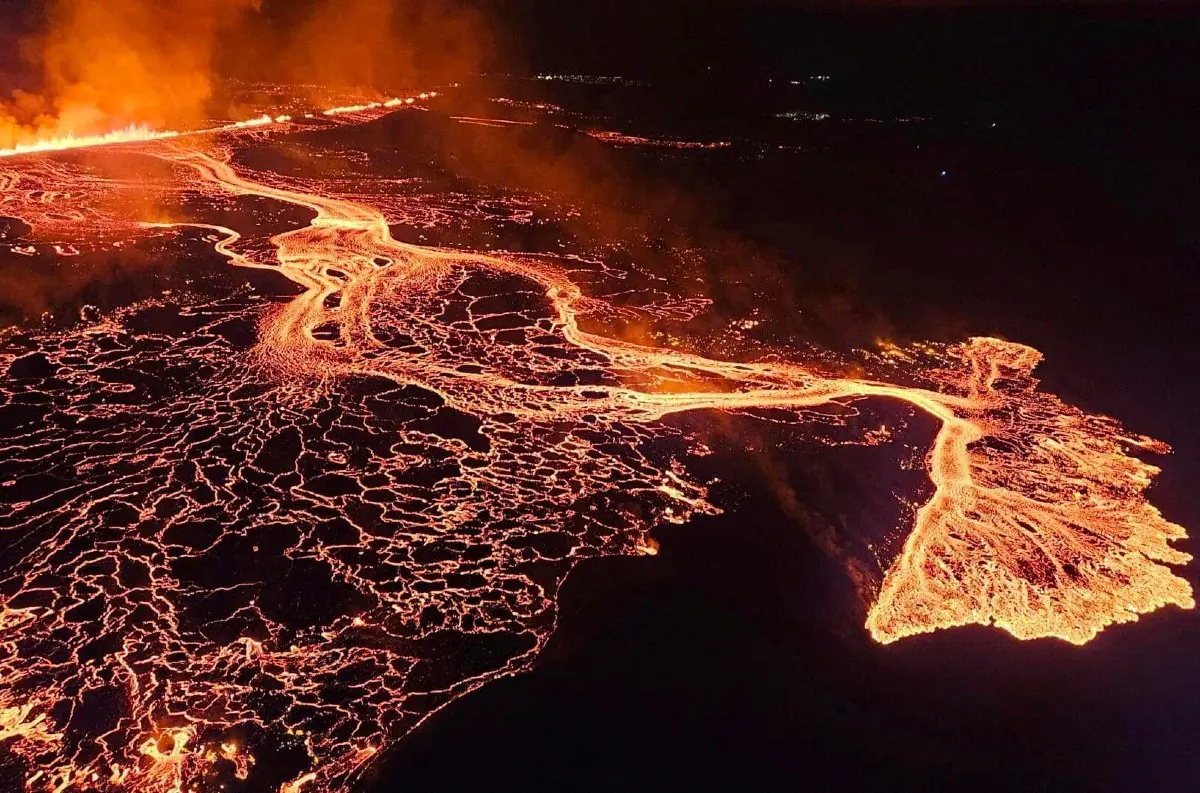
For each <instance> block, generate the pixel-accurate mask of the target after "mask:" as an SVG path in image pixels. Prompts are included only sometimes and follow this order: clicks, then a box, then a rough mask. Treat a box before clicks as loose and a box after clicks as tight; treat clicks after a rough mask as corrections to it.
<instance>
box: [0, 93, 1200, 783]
mask: <svg viewBox="0 0 1200 793" xmlns="http://www.w3.org/2000/svg"><path fill="white" fill-rule="evenodd" d="M386 113H387V110H386V109H384V108H382V107H378V106H377V107H373V108H367V109H364V110H363V111H362V112H357V111H356V112H350V113H347V114H345V115H344V117H342V118H340V119H338V120H337V121H334V122H324V121H322V122H321V123H323V124H324V123H328V125H329V126H328V127H327V128H322V130H318V131H317V132H311V131H309V132H303V131H302V133H301V134H305V135H309V136H310V138H311V140H309V141H308V142H307V143H304V144H299V143H298V144H296V146H298V147H299V146H301V145H303V146H307V147H308V148H307V149H305V150H304V151H303V152H302V153H301V154H296V152H297V151H300V150H299V149H293V154H295V155H296V156H297V157H300V156H304V157H306V158H307V159H306V160H305V162H313V161H315V160H314V159H313V157H314V152H317V151H318V149H319V147H320V144H319V143H315V142H313V140H315V139H316V137H315V136H319V134H324V133H329V132H330V130H332V131H333V132H337V131H338V130H346V129H350V128H353V127H355V126H356V125H358V124H363V123H368V122H373V121H376V120H378V119H379V118H381V117H382V116H383V115H385V114H386ZM270 134H274V133H272V132H267V131H263V130H259V129H244V130H234V131H222V132H220V133H219V134H213V135H208V136H198V137H189V138H186V139H184V138H173V139H170V140H159V141H144V142H134V143H130V144H127V145H122V146H119V147H107V148H106V149H105V151H104V152H103V153H100V152H96V153H93V154H86V153H85V154H80V153H78V152H76V153H71V154H61V153H34V154H30V155H25V156H22V157H15V158H12V159H9V160H0V190H2V192H0V215H4V216H9V217H14V218H19V219H20V220H21V221H22V222H23V223H24V224H25V225H26V226H28V228H29V231H28V232H27V233H25V234H24V236H23V237H22V238H21V239H19V240H17V241H15V242H13V244H12V245H9V246H8V248H9V249H10V251H11V255H12V256H13V257H16V256H19V255H25V256H27V257H28V263H29V264H28V266H29V267H31V268H36V267H41V266H45V264H46V261H47V260H48V259H50V258H54V257H57V258H61V257H63V256H68V257H69V256H72V255H79V256H82V257H85V258H86V257H87V256H98V255H100V254H99V253H98V251H99V250H100V249H101V248H103V249H104V250H105V251H108V252H109V254H108V255H123V256H124V255H127V256H130V257H135V256H137V255H140V256H142V257H146V256H149V254H148V253H146V251H147V250H150V249H153V250H160V248H166V247H171V249H172V250H175V251H176V252H178V251H179V250H180V249H184V250H186V251H190V252H191V253H189V254H188V255H187V256H183V255H179V256H178V261H177V265H178V267H179V268H185V269H186V268H192V269H191V270H190V271H189V272H191V275H190V276H189V279H188V280H187V281H186V282H185V283H187V284H188V285H187V286H185V287H183V288H181V289H180V290H175V291H172V292H170V293H167V294H162V295H156V296H148V297H146V298H145V299H142V300H140V301H138V302H136V303H134V304H132V305H127V306H123V307H120V308H116V309H112V310H99V309H94V308H90V307H88V308H85V309H84V310H83V312H82V314H83V321H81V322H75V323H73V324H70V325H69V326H61V325H60V326H53V325H52V324H45V325H44V326H41V327H39V328H38V329H28V328H26V329H19V330H16V329H14V330H12V331H9V332H8V333H7V334H6V335H5V336H3V337H0V341H2V344H3V346H2V348H0V366H3V368H4V370H5V371H6V372H7V376H6V378H5V381H4V385H3V390H2V392H0V398H2V402H0V447H2V449H3V454H2V455H0V469H2V471H0V551H2V555H0V604H2V605H3V610H2V612H0V751H3V752H6V753H7V756H8V757H9V758H10V760H12V762H11V763H10V765H13V764H15V765H17V766H19V769H20V770H19V776H18V777H13V778H14V779H19V780H20V781H21V782H22V783H23V784H25V785H26V786H27V787H28V788H29V789H31V790H74V789H78V790H88V789H97V790H132V791H164V792H165V791H184V790H187V791H191V790H217V789H221V788H222V786H224V789H242V790H284V791H292V792H293V793H294V791H299V790H306V791H308V790H341V789H345V787H346V786H347V785H349V784H351V783H352V782H353V781H354V780H355V779H357V778H358V777H360V776H361V775H362V773H363V772H364V770H365V769H367V768H368V767H369V765H370V764H371V763H372V758H373V757H374V756H375V755H376V754H377V752H378V751H379V750H380V749H381V748H383V747H385V746H386V745H388V744H390V743H392V742H394V741H396V740H397V739H398V738H399V737H401V736H402V735H404V734H405V733H406V732H408V731H410V730H411V729H412V728H413V727H414V726H416V725H417V724H418V723H420V722H421V720H423V719H424V718H426V717H427V716H428V715H429V714H431V713H433V712H434V711H436V710H437V709H439V708H441V707H442V706H444V705H445V704H446V703H448V702H449V701H451V700H452V699H454V698H456V697H458V696H461V695H462V694H463V693H465V692H468V691H470V690H472V689H474V688H476V687H478V686H480V685H482V684H484V683H486V682H487V681H489V680H492V679H495V678H496V677H498V676H501V675H506V674H512V673H514V672H518V671H520V670H522V669H526V668H528V667H529V665H530V664H531V662H532V660H533V659H534V657H535V656H536V654H537V652H538V650H539V649H540V648H541V647H542V646H543V644H544V643H545V641H546V639H547V637H548V636H549V635H550V633H551V632H552V630H553V628H554V623H555V596H556V594H557V592H558V589H559V587H560V585H561V583H562V581H563V579H564V577H565V576H566V575H567V573H568V572H569V570H570V568H571V566H572V564H573V563H574V562H575V561H576V560H578V559H582V558H586V557H594V556H602V555H613V554H622V553H625V554H632V553H639V552H642V553H644V552H649V551H651V550H652V541H651V540H650V539H649V532H650V530H651V529H652V528H653V527H654V526H655V525H656V524H659V523H661V522H663V521H673V522H684V521H686V520H688V518H689V517H690V516H691V515H693V514H697V513H698V512H712V511H715V509H716V508H715V507H714V506H712V505H711V504H710V503H709V501H708V493H707V490H706V486H705V484H704V483H702V482H698V481H695V480H694V479H693V478H692V476H691V475H689V472H688V470H687V468H686V467H685V466H684V465H683V464H682V463H681V461H680V460H679V459H678V457H679V454H680V453H679V452H677V451H676V452H671V451H669V450H670V449H678V448H679V446H680V444H681V443H682V444H684V445H686V444H689V443H692V444H697V443H698V442H697V441H696V440H695V439H693V438H689V437H688V433H687V432H685V431H684V430H681V429H679V428H678V426H677V425H675V424H672V423H671V422H669V421H667V420H666V419H668V418H669V417H670V416H672V415H673V414H679V413H683V412H688V411H726V412H745V411H754V410H760V409H771V410H772V411H776V412H779V411H782V412H784V413H786V414H788V415H790V416H792V417H793V419H794V420H795V421H796V422H801V421H804V420H805V419H806V418H808V417H812V416H815V415H817V411H820V410H821V409H822V408H823V407H827V406H830V405H833V406H840V407H852V406H853V405H855V404H858V403H861V402H862V401H864V400H881V401H886V402H889V403H896V404H897V405H900V406H902V407H905V406H906V407H905V409H910V410H913V411H917V412H919V413H922V414H925V415H927V416H928V417H930V418H931V419H933V420H934V421H935V422H936V423H937V425H938V429H937V431H936V437H935V438H934V439H933V444H932V448H931V449H929V450H928V453H927V455H926V456H925V465H926V469H927V472H928V477H929V480H930V481H931V483H932V496H931V497H929V498H928V500H927V501H925V502H924V503H922V504H920V505H918V508H916V509H915V510H914V522H913V525H911V527H909V528H910V530H909V531H908V533H907V536H906V538H905V539H904V541H903V544H902V547H901V548H900V549H899V553H898V554H897V555H896V557H895V558H894V560H892V561H891V562H890V566H888V567H887V569H886V571H885V574H884V576H883V580H882V586H881V588H880V590H879V592H878V594H877V597H876V599H875V601H874V603H873V604H872V605H871V608H870V611H869V614H868V616H867V622H866V629H867V630H869V631H870V634H871V635H872V636H873V637H874V638H875V639H876V640H878V641H879V642H884V643H887V642H893V641H896V640H899V639H903V638H905V637H907V636H912V635H913V634H918V633H923V632H929V631H934V630H938V629H943V628H952V627H955V626H962V625H967V624H981V625H995V626H997V627H999V628H1002V629H1004V630H1006V631H1008V632H1009V633H1011V634H1012V635H1013V636H1015V637H1017V638H1020V639H1033V638H1038V637H1058V638H1060V639H1064V640H1066V641H1069V642H1073V643H1076V644H1083V643H1085V642H1087V641H1088V640H1089V639H1091V638H1093V637H1094V636H1095V635H1096V634H1097V632H1099V631H1100V630H1102V629H1104V628H1105V627H1106V626H1108V625H1111V624H1113V623H1121V622H1127V621H1131V620H1135V619H1137V618H1138V615H1140V614H1145V613H1147V612H1151V611H1154V610H1155V609H1158V608H1160V607H1163V606H1165V605H1168V604H1173V605H1176V606H1179V607H1184V608H1191V607H1192V606H1193V597H1192V591H1191V587H1190V586H1189V584H1188V583H1187V582H1186V581H1185V580H1184V579H1183V578H1181V577H1179V576H1177V575H1176V574H1175V573H1174V572H1172V570H1171V568H1170V567H1169V566H1168V565H1179V564H1183V563H1185V562H1187V561H1188V558H1189V557H1188V556H1187V555H1186V554H1184V553H1182V552H1180V551H1178V550H1175V549H1173V548H1172V547H1171V542H1172V541H1175V540H1179V539H1181V538H1183V537H1184V536H1185V533H1184V530H1183V528H1182V527H1180V526H1178V525H1175V524H1173V523H1171V522H1169V521H1167V520H1166V519H1164V518H1163V517H1162V516H1161V515H1160V513H1159V511H1158V510H1157V509H1156V508H1155V507H1154V506H1153V505H1151V504H1150V503H1149V502H1148V501H1147V500H1146V499H1145V498H1144V491H1145V489H1146V488H1147V487H1148V486H1149V485H1150V482H1151V479H1152V477H1153V476H1154V474H1155V473H1156V472H1157V469H1156V468H1155V467H1154V466H1152V465H1150V464H1147V463H1145V462H1143V461H1141V460H1140V459H1138V458H1137V457H1135V456H1134V455H1133V451H1134V450H1137V451H1139V452H1144V451H1159V452H1161V451H1165V450H1166V449H1165V447H1164V446H1162V445H1161V444H1157V443H1156V442H1153V441H1150V440H1149V439H1146V438H1141V437H1138V436H1133V435H1131V434H1129V433H1126V432H1125V431H1123V430H1122V428H1121V427H1120V425H1119V424H1117V422H1115V421H1114V420H1112V419H1109V418H1106V417H1102V416H1095V415H1089V414H1086V413H1084V412H1082V411H1080V410H1078V409H1076V408H1073V407H1071V406H1069V405H1066V404H1064V403H1063V402H1061V401H1060V400H1059V399H1058V398H1056V397H1055V396H1053V395H1050V394H1046V393H1043V392H1040V391H1039V390H1038V389H1037V381H1036V380H1035V379H1034V378H1033V377H1032V376H1031V372H1032V370H1033V369H1034V367H1035V365H1036V364H1037V363H1038V361H1039V359H1040V354H1039V353H1038V352H1037V351H1035V350H1033V349H1031V348H1029V347H1026V346H1022V345H1020V344H1016V343H1012V342H1008V341H1001V340H998V339H993V338H974V339H971V340H969V341H967V342H965V343H962V344H959V345H952V346H943V345H922V346H921V347H920V348H919V349H913V350H893V351H891V352H890V353H889V354H888V355H885V356H877V357H876V358H875V359H873V360H875V363H876V364H878V365H877V367H876V369H875V370H874V371H872V370H871V369H870V364H869V363H868V364H866V369H865V371H866V373H865V374H863V375H861V376H858V375H856V376H842V375H838V374H835V372H836V371H837V369H836V367H833V366H822V365H817V364H812V365H809V364H804V363H784V362H780V361H781V360H782V359H781V358H780V357H779V356H775V357H773V358H772V359H771V360H769V361H724V360H717V359H715V358H712V357H708V356H702V355H699V354H692V353H688V352H684V351H681V350H680V349H677V348H674V347H665V348H658V347H653V346H647V345H644V344H640V343H634V342H631V341H625V340H619V339H616V338H610V337H609V336H606V335H604V334H603V333H602V332H601V331H600V330H599V328H600V327H601V326H603V325H604V323H605V322H609V323H619V322H620V321H621V319H622V317H623V316H625V315H627V314H629V313H632V312H636V310H635V309H629V308H618V307H617V305H616V304H615V303H611V302H609V301H606V300H605V299H603V298H602V297H599V296H597V295H596V294H595V293H588V292H590V291H591V290H588V292H585V286H584V283H585V281H586V280H587V279H586V278H585V277H584V275H583V274H582V273H581V267H582V266H583V265H581V264H580V262H578V261H573V262H571V265H570V267H568V266H567V265H566V264H565V263H563V262H561V261H555V260H554V259H553V258H552V257H548V256H534V255H508V254H504V253H493V254H483V253H469V252H461V251H457V250H452V249H448V248H438V247H421V246H417V245H413V244H408V243H404V242H400V241H398V240H397V239H395V238H394V237H393V233H392V228H393V227H394V226H396V225H397V224H404V223H417V222H419V221H421V219H422V218H423V217H424V218H425V219H426V220H428V218H427V217H426V216H424V215H422V212H425V211H426V210H427V209H428V207H425V208H422V199H421V197H420V196H419V195H414V194H403V195H401V193H402V192H403V190H404V189H406V188H405V183H404V182H403V180H390V181H389V180H385V179H378V180H372V179H371V178H370V176H369V175H364V174H363V173H362V172H361V171H360V172H359V174H358V175H357V176H355V178H354V179H353V180H350V179H344V178H338V177H336V176H329V177H320V176H310V175H308V174H309V173H312V172H314V171H315V172H317V173H320V170H319V169H313V170H310V171H305V172H303V173H304V174H305V175H297V174H298V173H301V172H300V171H298V170H297V169H295V168H291V167H290V166H289V162H288V161H287V160H286V158H285V159H280V160H278V165H277V166H273V167H272V168H271V169H267V168H257V167H252V166H251V165H250V164H249V159H248V158H245V157H241V156H240V153H241V152H242V150H243V149H245V148H247V147H252V146H260V145H265V143H264V141H267V140H268V139H269V135H270ZM330 134H332V133H330ZM118 166H119V167H118ZM168 207H169V209H168ZM447 211H449V210H447ZM451 214H452V213H451ZM246 218H252V219H254V220H253V222H251V221H249V220H245V219H246ZM429 222H431V223H432V222H434V221H429ZM89 246H91V247H90V248H89ZM155 246H159V247H155ZM172 246H173V247H172ZM52 249H53V251H54V253H53V254H52V253H51V250H52ZM214 250H215V252H216V253H217V254H220V256H221V257H224V258H223V260H222V261H217V260H216V257H215V256H214V255H212V254H213V251H214ZM121 251H125V253H121ZM114 252H115V253H114ZM206 256H207V259H206ZM202 261H207V262H208V263H207V264H206V265H202V264H200V263H198V262H202ZM189 262H191V263H190V264H189ZM230 265H232V266H233V267H230ZM205 267H207V268H208V269H205ZM215 270H220V271H222V273H223V274H222V275H221V276H220V277H223V278H226V279H229V278H230V273H231V272H232V276H233V277H234V280H237V279H238V278H241V277H242V276H245V277H246V278H256V279H269V280H271V281H272V283H275V282H278V283H279V284H282V283H283V281H282V280H281V279H279V276H282V277H283V278H284V279H287V282H290V286H283V287H281V286H279V285H278V284H276V286H275V287H274V288H275V290H276V291H275V293H274V294H272V295H270V296H268V297H266V298H264V296H263V295H261V294H258V293H255V292H254V290H253V289H251V288H249V287H244V285H243V286H239V287H238V288H234V289H229V290H226V291H225V292H224V293H222V294H219V295H215V296H214V295H213V294H211V293H210V292H205V288H204V287H203V283H202V282H204V281H205V279H206V278H214V277H217V276H214V275H213V271H215ZM641 319H642V320H646V317H644V316H643V317H641ZM651 319H652V317H651ZM895 372H902V373H903V374H902V376H897V377H895V378H889V376H888V373H895ZM896 382H899V383H901V384H895V383H896ZM831 415H832V416H836V415H841V414H838V413H833V414H830V413H820V416H821V417H822V420H824V421H829V420H831V419H830V417H831ZM667 441H669V443H667Z"/></svg>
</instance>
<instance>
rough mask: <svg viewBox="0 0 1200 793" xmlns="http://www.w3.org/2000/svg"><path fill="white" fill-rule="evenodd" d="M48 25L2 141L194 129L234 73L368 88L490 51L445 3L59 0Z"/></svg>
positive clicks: (5, 110) (2, 110)
mask: <svg viewBox="0 0 1200 793" xmlns="http://www.w3.org/2000/svg"><path fill="white" fill-rule="evenodd" d="M43 27H44V29H43V31H42V32H41V33H39V34H36V35H34V36H31V37H29V38H27V39H25V40H24V41H23V42H22V45H23V46H22V49H23V52H24V55H25V60H26V61H27V63H28V65H29V66H30V67H31V70H32V71H33V72H34V73H37V74H40V80H41V88H40V90H38V91H28V90H15V91H13V92H12V93H11V96H10V97H9V98H8V99H7V100H0V148H9V147H12V146H15V145H17V144H22V143H31V142H34V141H37V140H41V139H45V138H53V137H59V136H63V135H68V134H74V135H86V134H96V133H102V132H108V131H110V130H113V129H119V128H122V127H126V126H129V125H131V124H136V125H145V126H147V127H152V128H181V127H187V126H190V125H194V124H195V123H197V122H199V121H201V120H203V119H204V118H206V114H207V113H208V112H209V111H210V110H211V108H210V107H209V103H210V100H211V99H212V97H213V96H214V93H215V91H216V89H217V87H218V85H219V82H220V79H221V78H222V77H226V76H240V77H251V78H256V79H273V80H287V81H292V82H315V83H320V84H322V85H326V86H353V87H355V88H367V87H372V86H380V85H382V84H388V83H397V82H404V81H408V80H413V79H416V78H417V76H418V75H419V74H420V75H426V74H427V75H429V76H431V77H432V76H435V75H436V76H444V75H447V74H452V73H459V72H461V70H463V69H469V68H471V67H472V66H473V65H474V64H475V63H477V61H478V58H479V57H480V55H481V53H483V52H485V51H486V49H487V48H486V46H484V43H485V42H486V40H487V38H486V36H484V35H483V34H482V30H483V25H482V24H481V23H480V21H479V18H478V17H477V16H476V15H474V14H472V13H470V12H468V11H463V10H458V9H455V8H453V7H451V6H449V5H447V4H446V3H444V2H443V0H410V2H406V3H404V4H399V3H397V2H393V0H314V1H313V2H301V3H289V4H286V5H285V4H283V3H280V2H276V3H274V4H272V3H271V2H269V0H265V1H264V0H172V2H162V1H161V0H50V2H49V3H48V4H47V7H46V10H45V14H44V18H43ZM431 53H434V54H433V55H431Z"/></svg>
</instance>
